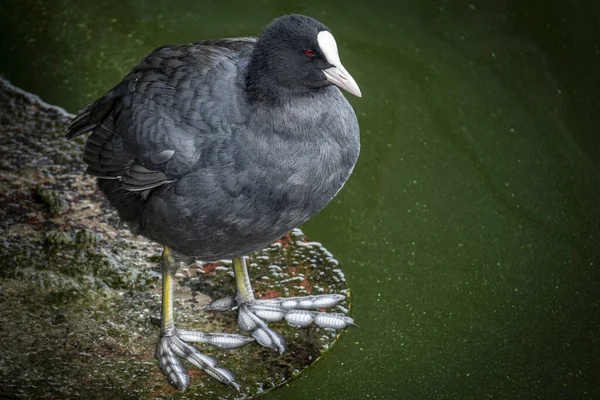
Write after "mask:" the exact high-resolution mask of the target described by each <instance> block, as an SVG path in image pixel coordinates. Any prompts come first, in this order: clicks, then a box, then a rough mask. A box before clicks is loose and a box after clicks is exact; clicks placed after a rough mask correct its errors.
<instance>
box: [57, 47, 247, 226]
mask: <svg viewBox="0 0 600 400" xmlns="http://www.w3.org/2000/svg"><path fill="white" fill-rule="evenodd" d="M255 42H256V39H255V38H237V39H220V40H212V41H201V42H197V43H193V44H188V45H167V46H162V47H160V48H158V49H156V50H154V51H153V52H152V53H150V54H149V55H148V56H146V57H145V58H144V59H143V60H142V61H141V62H140V63H139V64H138V65H136V66H135V67H134V69H133V70H132V71H131V72H130V73H129V74H128V75H127V76H126V77H125V78H124V79H123V80H122V81H121V82H120V83H119V84H118V85H116V86H115V87H114V88H113V89H111V90H110V91H109V92H108V93H107V94H106V95H105V96H103V97H101V98H99V99H98V100H96V101H95V102H94V103H92V104H90V105H88V106H86V107H84V108H83V109H82V110H81V111H80V112H79V114H78V115H77V117H76V118H75V119H74V120H73V122H72V124H71V126H70V127H69V132H68V135H67V137H68V138H72V137H76V136H79V135H81V134H83V133H86V132H88V131H91V135H90V136H89V137H88V139H87V142H86V146H85V153H84V161H85V162H86V164H87V165H88V168H87V172H88V173H90V174H91V175H94V176H97V177H98V178H99V179H98V183H99V186H100V188H101V189H102V191H103V192H104V194H105V195H106V197H107V198H108V200H109V201H110V202H111V204H112V205H113V206H114V207H115V208H116V209H117V210H118V211H119V215H120V217H121V219H122V220H123V221H125V222H128V223H129V225H130V226H131V228H132V230H134V231H136V232H140V233H144V232H143V231H140V228H141V226H140V224H141V216H142V213H143V210H144V208H145V204H146V201H147V199H148V198H149V197H150V195H151V194H152V191H153V190H154V189H155V188H157V187H160V186H162V185H164V184H166V183H169V182H173V181H176V180H178V179H179V178H180V177H182V176H184V175H185V174H187V173H189V172H190V170H191V169H192V168H193V166H194V165H195V164H196V163H197V162H198V160H199V159H200V158H201V157H202V155H203V154H202V153H205V154H206V153H207V151H210V148H211V147H212V146H213V143H214V142H223V141H227V140H229V139H230V136H231V129H230V127H231V125H232V124H235V121H237V120H239V119H243V116H242V114H243V111H242V110H240V109H239V107H238V106H237V105H239V104H243V103H240V102H239V101H237V100H236V99H235V96H236V94H237V93H239V88H237V87H238V86H240V85H241V84H242V83H241V82H240V79H239V77H238V76H237V72H238V68H239V67H240V66H242V67H243V64H244V63H245V62H246V61H245V60H246V59H247V58H248V56H249V54H250V53H251V51H252V49H253V47H254V44H255Z"/></svg>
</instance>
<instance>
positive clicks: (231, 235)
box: [68, 15, 361, 390]
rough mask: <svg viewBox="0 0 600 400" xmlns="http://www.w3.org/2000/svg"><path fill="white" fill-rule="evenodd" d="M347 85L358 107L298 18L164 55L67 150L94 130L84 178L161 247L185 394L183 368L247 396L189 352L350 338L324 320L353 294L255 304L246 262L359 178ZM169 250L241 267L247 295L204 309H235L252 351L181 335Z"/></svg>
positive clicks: (88, 112)
mask: <svg viewBox="0 0 600 400" xmlns="http://www.w3.org/2000/svg"><path fill="white" fill-rule="evenodd" d="M336 86H338V87H340V88H343V89H345V90H347V91H348V92H350V93H352V94H354V95H356V96H360V95H361V93H360V90H359V88H358V85H357V84H356V82H355V81H354V79H353V78H352V77H351V76H350V74H349V73H348V71H346V69H345V68H344V67H343V66H342V63H341V62H340V59H339V56H338V49H337V45H336V42H335V39H334V38H333V35H332V34H331V31H330V30H329V29H328V28H327V27H326V26H325V25H323V24H322V23H320V22H318V21H316V20H315V19H313V18H310V17H306V16H303V15H288V16H283V17H280V18H277V19H276V20H274V21H273V22H272V23H271V24H269V25H268V26H267V27H266V28H265V29H264V31H263V32H262V34H261V35H260V37H258V38H253V37H246V38H236V39H219V40H206V41H200V42H197V43H193V44H187V45H168V46H163V47H160V48H158V49H156V50H155V51H153V52H152V53H150V54H149V55H148V56H147V57H145V58H144V59H143V60H142V61H141V62H140V63H139V64H138V65H137V66H136V67H135V68H134V69H133V71H131V72H130V73H129V74H128V75H127V76H126V77H125V78H124V79H123V81H122V82H121V83H119V84H118V85H117V86H115V87H114V88H113V89H112V90H111V91H109V92H108V93H107V94H106V95H105V96H103V97H101V98H100V99H98V100H96V101H95V102H93V103H92V104H90V105H88V106H86V107H84V108H83V109H82V110H81V111H80V112H79V115H78V116H77V117H76V118H75V119H74V120H73V122H72V124H71V126H70V127H69V132H68V137H69V138H73V137H75V136H78V135H81V134H83V133H85V132H89V131H91V135H90V136H89V138H88V139H87V143H86V146H85V155H84V161H85V162H86V163H87V165H88V168H87V172H88V173H90V174H92V175H95V176H97V177H98V185H99V187H100V189H101V190H102V192H103V193H104V195H105V196H106V197H107V198H108V200H109V201H110V203H111V204H112V205H113V206H114V207H115V208H116V209H117V210H118V212H119V216H120V218H121V219H122V220H123V221H126V222H127V223H128V225H129V226H130V227H131V229H132V231H133V232H134V233H136V234H140V235H143V236H146V237H148V238H149V239H151V240H154V241H156V242H158V243H161V244H162V245H164V251H163V255H162V269H163V300H162V318H161V332H160V340H159V343H158V347H157V351H156V357H157V359H158V362H159V365H160V368H161V369H162V371H163V372H164V374H165V375H166V376H167V378H168V380H169V382H170V383H171V384H173V385H175V386H176V387H177V388H179V389H180V390H184V389H185V388H186V387H187V386H188V385H189V377H188V375H187V371H186V369H185V368H184V366H183V364H182V361H181V359H183V360H186V361H188V362H190V363H191V364H193V365H195V366H196V367H198V368H200V369H202V370H204V371H205V372H206V373H208V374H209V375H211V376H213V377H215V378H216V379H218V380H219V381H221V382H223V383H225V384H228V385H231V386H233V387H235V388H239V387H238V385H237V383H235V381H234V377H233V375H232V374H231V372H229V371H228V370H226V369H224V368H220V367H217V366H216V364H217V361H216V360H215V359H214V358H212V357H208V356H206V355H204V354H202V353H200V352H199V351H198V350H197V349H196V348H195V347H194V346H191V345H189V344H187V342H207V343H211V344H213V345H215V346H218V347H222V348H235V347H239V346H242V345H244V344H246V343H248V342H250V341H253V340H254V339H255V340H256V341H257V342H258V343H259V344H261V345H263V346H266V347H269V348H272V349H276V350H278V351H279V352H283V351H284V340H283V338H282V337H281V336H280V335H279V334H278V333H277V332H275V331H273V330H271V329H270V328H269V327H268V326H267V323H266V322H265V321H277V320H281V319H283V318H285V320H286V321H287V322H288V323H289V324H291V325H294V326H306V325H308V324H310V323H312V322H314V323H316V324H318V325H319V326H324V327H330V328H336V329H337V328H343V327H346V326H348V325H353V321H352V319H351V318H349V317H346V316H344V315H343V314H335V313H321V312H318V311H315V310H316V309H319V308H328V307H332V306H334V305H336V304H337V303H339V301H341V300H342V299H343V298H344V296H342V295H337V294H326V295H319V296H306V297H295V298H284V299H270V300H256V299H255V298H254V295H253V293H252V288H251V286H250V280H249V277H248V272H247V269H246V264H245V261H244V255H246V254H249V253H251V252H254V251H256V250H259V249H260V248H262V247H264V246H266V245H268V244H270V243H272V242H273V241H275V240H276V239H278V238H279V237H281V236H282V235H284V234H285V233H287V232H288V231H290V230H291V229H293V228H294V227H296V226H298V225H300V224H302V223H303V222H305V221H307V220H308V219H309V218H310V217H312V216H313V215H315V214H316V213H318V212H319V211H320V210H321V209H322V208H323V207H325V205H326V204H327V203H329V201H331V199H332V198H333V197H334V196H335V195H336V194H337V192H338V191H339V190H340V189H341V188H342V186H343V185H344V182H346V180H347V179H348V177H349V176H350V173H351V172H352V169H353V167H354V164H355V163H356V160H357V158H358V153H359V128H358V122H357V119H356V115H355V114H354V111H353V110H352V107H351V106H350V104H349V103H348V101H347V100H346V99H345V98H344V96H343V95H342V93H341V91H340V90H339V89H338V88H337V87H336ZM171 250H172V251H174V252H175V253H181V254H183V255H186V256H193V257H195V258H197V259H200V260H205V261H210V260H218V259H233V260H234V270H235V277H236V286H237V294H236V296H235V297H231V298H228V299H221V300H217V301H215V302H213V303H211V304H210V305H209V306H208V307H207V308H208V309H211V310H224V309H231V308H233V307H234V306H238V307H239V317H238V324H239V326H240V328H241V329H243V330H244V331H247V332H252V337H253V338H254V339H253V338H250V337H247V336H243V335H235V334H209V333H202V332H189V331H182V330H177V329H175V325H174V322H173V318H172V307H173V305H172V304H173V303H172V294H173V275H174V273H175V270H176V267H175V263H174V262H173V255H172V254H171Z"/></svg>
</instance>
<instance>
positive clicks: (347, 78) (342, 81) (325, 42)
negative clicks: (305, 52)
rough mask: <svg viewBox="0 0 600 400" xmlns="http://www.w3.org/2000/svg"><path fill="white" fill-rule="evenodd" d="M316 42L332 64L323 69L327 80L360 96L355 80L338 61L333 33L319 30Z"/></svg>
mask: <svg viewBox="0 0 600 400" xmlns="http://www.w3.org/2000/svg"><path fill="white" fill-rule="evenodd" d="M317 42H318V43H319V47H320V48H321V51H322V52H323V55H324V56H325V59H326V60H327V62H328V63H329V64H331V65H333V67H331V68H327V69H325V70H323V72H324V73H325V76H326V77H327V80H328V81H329V82H331V83H333V84H335V85H337V86H339V87H340V88H342V89H345V90H347V91H348V92H350V93H352V94H353V95H355V96H358V97H361V96H362V94H361V93H360V89H359V87H358V85H357V84H356V81H355V80H354V78H352V75H350V73H348V71H346V68H344V66H343V65H342V62H341V61H340V56H339V55H338V49H337V44H336V43H335V39H334V38H333V35H332V34H331V33H330V32H328V31H321V32H319V34H318V35H317Z"/></svg>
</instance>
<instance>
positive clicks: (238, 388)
mask: <svg viewBox="0 0 600 400" xmlns="http://www.w3.org/2000/svg"><path fill="white" fill-rule="evenodd" d="M229 386H231V387H232V388H234V389H235V390H237V391H238V393H241V392H242V391H241V390H240V385H238V383H237V382H229Z"/></svg>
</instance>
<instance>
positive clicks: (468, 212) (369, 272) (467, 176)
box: [0, 0, 600, 399]
mask: <svg viewBox="0 0 600 400" xmlns="http://www.w3.org/2000/svg"><path fill="white" fill-rule="evenodd" d="M291 12H300V13H304V14H307V15H311V16H313V17H316V18H317V19H320V20H321V21H322V22H324V23H326V24H327V25H329V27H330V28H331V29H332V30H333V32H334V34H335V36H336V38H337V41H338V44H339V46H340V55H341V58H342V61H343V62H344V64H345V66H346V68H347V69H348V70H349V71H350V72H351V73H352V75H353V76H354V78H355V79H356V81H357V82H358V83H359V85H360V87H361V89H362V92H363V98H362V99H358V98H351V99H350V100H351V102H352V104H353V105H354V107H355V110H356V113H357V115H358V117H359V121H360V125H361V131H362V154H361V158H360V161H359V163H358V165H357V167H356V169H355V172H354V175H353V176H352V178H351V179H350V181H349V182H348V184H347V185H346V187H345V189H344V190H343V191H342V192H341V193H340V194H339V195H338V197H337V198H336V199H335V200H334V201H333V202H332V204H331V205H330V206H329V207H327V209H326V210H325V211H323V212H322V213H321V214H319V215H318V216H317V217H315V218H313V219H312V220H311V221H310V222H309V223H308V224H306V225H305V226H304V227H303V229H304V230H305V232H306V233H307V234H308V235H309V236H310V237H311V238H312V239H314V240H317V241H321V242H323V243H324V244H325V245H326V246H327V247H328V248H329V250H331V251H332V252H333V253H334V254H335V255H336V256H337V257H338V258H339V259H340V261H341V262H342V264H343V266H344V271H345V272H346V275H347V278H348V280H349V282H350V285H351V287H352V293H353V296H354V309H353V316H354V317H355V319H356V321H357V322H358V323H359V324H360V325H361V326H362V329H360V330H350V331H349V332H348V333H347V334H346V335H345V336H344V337H343V339H342V340H341V342H340V343H339V344H338V345H337V346H335V347H334V348H333V349H332V351H331V352H330V353H329V354H327V356H326V357H325V358H324V359H323V360H322V361H321V362H319V363H317V364H316V365H315V366H314V367H313V368H311V369H310V370H309V371H308V372H306V373H305V374H303V375H302V376H301V377H300V378H299V379H296V380H294V381H293V382H291V383H290V384H289V386H288V387H285V388H282V389H279V390H276V391H275V392H273V393H271V394H269V395H268V396H266V398H267V399H487V398H493V399H538V398H539V399H593V398H600V387H599V386H598V385H599V384H600V367H599V365H600V360H599V358H600V333H599V329H600V295H599V293H600V273H599V269H600V248H599V246H600V233H599V228H600V211H599V210H598V204H599V201H598V200H599V195H600V171H599V167H600V139H599V138H598V135H599V131H600V96H599V95H598V91H599V90H600V79H599V77H600V2H598V1H597V0H590V1H583V0H581V1H577V0H570V1H568V0H562V1H558V0H556V1H553V0H549V1H541V0H539V1H508V0H506V1H494V0H481V1H474V0H473V1H458V0H456V1H417V0H413V1H395V2H394V3H393V4H392V2H391V1H385V2H384V1H381V2H379V1H364V2H352V1H351V0H346V1H324V0H319V1H316V0H314V1H289V0H288V1H270V0H262V1H261V0H255V1H246V2H231V1H218V2H210V3H208V2H204V1H200V0H185V1H167V0H165V1H133V0H131V1H122V0H110V1H109V0H98V1H93V2H92V1H76V0H62V1H60V0H51V1H50V0H47V1H43V0H39V1H30V0H26V1H23V0H21V1H13V2H7V1H6V0H2V1H1V2H0V60H1V61H0V72H1V73H2V74H4V75H5V76H6V77H7V78H8V79H10V80H11V81H12V82H13V83H14V84H16V85H17V86H20V87H22V88H24V89H26V90H29V91H32V92H34V93H36V94H39V95H40V96H41V97H42V98H43V99H44V100H46V101H47V102H49V103H54V104H58V105H61V106H63V107H65V108H67V109H68V110H69V111H71V112H74V111H76V110H77V109H78V108H79V107H80V106H82V105H84V104H86V103H87V102H89V101H91V100H93V99H94V98H96V97H97V96H99V95H101V94H103V93H104V92H105V91H107V90H108V89H110V88H111V87H112V86H113V85H114V84H116V83H117V82H118V81H119V79H120V78H121V77H122V76H123V75H125V74H126V73H127V72H128V70H129V69H130V68H131V67H132V66H133V65H134V64H135V63H136V62H137V61H138V60H139V59H140V58H141V57H142V56H143V55H145V54H146V53H147V52H149V51H150V50H152V49H153V48H155V47H157V46H159V45H162V44H166V43H187V42H192V41H196V40H199V39H205V38H215V37H235V36H243V35H250V34H254V35H256V34H258V33H259V32H260V30H261V29H262V27H263V26H264V25H266V24H267V23H268V22H269V21H270V20H272V19H273V18H274V17H276V16H278V15H281V14H284V13H291Z"/></svg>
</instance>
